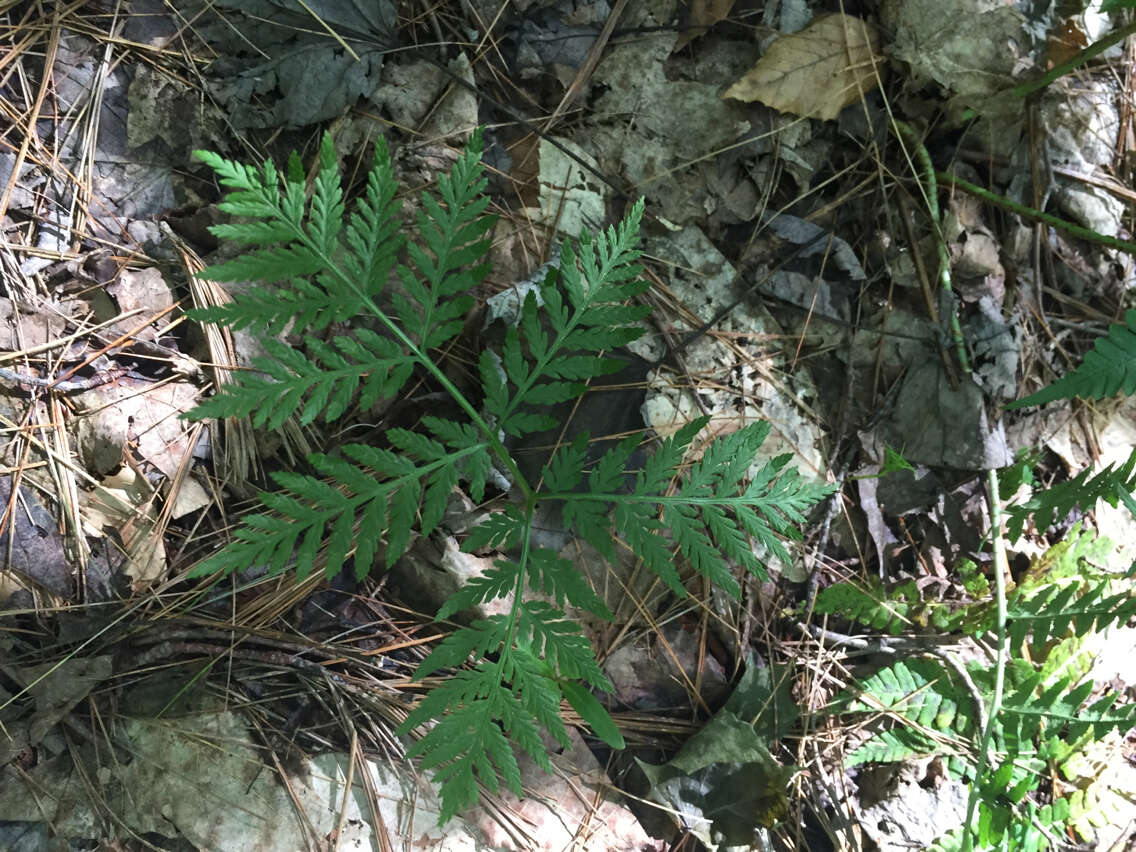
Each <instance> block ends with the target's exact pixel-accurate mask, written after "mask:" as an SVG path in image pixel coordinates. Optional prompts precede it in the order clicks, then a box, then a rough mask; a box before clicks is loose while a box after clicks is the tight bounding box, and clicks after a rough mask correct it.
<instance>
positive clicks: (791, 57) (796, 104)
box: [722, 14, 881, 120]
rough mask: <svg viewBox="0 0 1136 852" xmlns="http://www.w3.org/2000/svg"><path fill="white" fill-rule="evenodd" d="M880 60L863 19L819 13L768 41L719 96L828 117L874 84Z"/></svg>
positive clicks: (871, 31)
mask: <svg viewBox="0 0 1136 852" xmlns="http://www.w3.org/2000/svg"><path fill="white" fill-rule="evenodd" d="M880 61H881V56H880V53H879V36H878V35H877V33H876V31H875V29H873V28H872V27H871V26H870V25H869V24H867V23H865V22H864V21H861V20H860V19H859V18H853V17H851V16H850V15H840V14H836V15H824V16H823V17H820V18H817V19H816V20H814V21H813V22H812V23H811V24H809V25H808V26H807V27H805V29H803V30H801V31H800V32H799V33H794V34H793V35H787V36H782V37H781V38H779V39H777V41H775V42H773V44H772V45H770V47H769V49H768V50H767V51H766V52H765V55H764V56H762V57H761V59H759V60H758V61H757V64H756V65H754V66H753V68H751V69H750V70H749V71H748V72H747V73H746V75H745V76H744V77H742V78H741V79H740V80H738V81H737V82H736V83H734V85H732V86H730V88H729V89H727V90H726V93H725V94H724V95H722V97H723V98H734V99H735V100H739V101H746V102H749V101H761V103H763V104H765V105H766V106H769V107H772V108H773V109H776V110H780V111H781V112H788V113H793V114H794V115H800V116H805V117H807V118H819V119H822V120H829V119H834V118H836V116H837V115H838V114H839V113H840V111H841V110H842V109H844V107H846V106H848V105H849V104H853V103H855V102H856V101H858V100H859V99H860V98H861V97H862V96H863V94H864V93H865V92H869V91H871V90H872V89H874V88H875V87H876V85H877V84H878V83H879V78H878V76H877V74H876V65H877V63H879V62H880Z"/></svg>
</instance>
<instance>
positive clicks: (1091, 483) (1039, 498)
mask: <svg viewBox="0 0 1136 852" xmlns="http://www.w3.org/2000/svg"><path fill="white" fill-rule="evenodd" d="M1133 492H1136V449H1134V450H1133V451H1132V454H1131V455H1130V456H1128V460H1127V461H1125V462H1124V464H1122V465H1120V466H1119V467H1114V466H1113V465H1109V466H1108V467H1106V468H1105V469H1104V470H1102V471H1101V472H1100V473H1098V474H1096V475H1093V474H1092V471H1091V470H1089V469H1088V468H1086V469H1085V470H1083V471H1081V472H1080V473H1079V474H1077V475H1076V476H1075V477H1073V478H1072V479H1069V480H1066V481H1065V482H1059V483H1058V484H1057V485H1051V486H1050V487H1049V488H1046V489H1044V490H1042V491H1035V492H1034V493H1033V494H1032V495H1030V498H1029V499H1028V500H1026V501H1025V502H1024V503H1020V504H1017V505H1011V506H1008V507H1006V518H1007V519H1006V531H1007V532H1008V533H1009V534H1010V539H1011V540H1017V539H1018V538H1020V537H1021V535H1022V528H1023V527H1024V526H1025V522H1026V520H1027V519H1028V518H1029V517H1030V516H1033V518H1034V523H1035V524H1036V525H1037V527H1038V528H1040V529H1043V530H1044V529H1046V528H1047V527H1048V526H1049V525H1050V524H1052V523H1053V521H1054V519H1057V520H1060V519H1062V518H1064V517H1066V516H1067V515H1068V514H1069V512H1070V511H1071V510H1072V509H1073V507H1075V506H1080V507H1081V508H1082V509H1085V510H1089V509H1091V508H1093V506H1095V505H1096V502H1097V501H1098V500H1104V501H1105V502H1106V503H1108V504H1109V505H1110V506H1114V507H1115V506H1116V504H1117V503H1118V502H1120V503H1124V505H1125V506H1126V507H1127V508H1128V509H1129V511H1131V512H1132V513H1133V514H1134V515H1136V501H1134V500H1133V497H1132V494H1133Z"/></svg>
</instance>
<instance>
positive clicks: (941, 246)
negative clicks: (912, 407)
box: [892, 118, 971, 373]
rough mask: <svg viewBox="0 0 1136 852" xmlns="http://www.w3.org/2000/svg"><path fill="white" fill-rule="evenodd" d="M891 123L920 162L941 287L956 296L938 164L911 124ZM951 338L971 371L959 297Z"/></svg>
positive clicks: (961, 361)
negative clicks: (960, 315) (940, 203)
mask: <svg viewBox="0 0 1136 852" xmlns="http://www.w3.org/2000/svg"><path fill="white" fill-rule="evenodd" d="M892 122H893V123H894V124H895V129H896V130H897V131H898V132H899V136H900V137H901V138H902V139H906V140H907V141H908V143H909V144H911V145H912V146H913V147H914V149H915V158H916V159H917V160H918V161H919V168H920V169H922V170H923V182H922V183H921V184H920V189H922V190H923V199H924V201H926V203H927V212H928V213H929V214H930V216H931V236H932V237H933V238H934V240H935V252H936V254H937V255H938V258H939V287H940V289H942V291H943V292H944V293H948V294H951V295H952V296H953V294H954V288H953V287H952V286H951V253H950V252H949V251H948V250H947V242H946V240H945V239H944V238H943V228H942V218H943V217H942V212H941V211H940V209H939V182H938V175H939V173H938V172H936V171H935V165H934V163H932V162H931V155H930V154H929V153H928V152H927V147H926V146H925V145H924V144H923V142H922V140H921V139H920V138H919V135H918V134H917V133H916V132H915V130H914V129H912V127H911V125H909V124H907V123H905V122H902V121H900V120H899V119H898V118H893V119H892ZM904 153H906V151H905V152H904ZM916 250H917V248H916V247H915V246H912V251H916ZM951 338H952V339H953V340H954V344H955V354H956V355H957V356H958V362H959V366H960V367H961V368H962V371H963V372H964V373H969V372H970V371H971V370H970V359H969V358H968V357H967V355H966V342H965V341H964V340H963V336H962V328H961V327H960V326H959V318H958V301H957V300H955V303H954V307H953V308H952V310H951Z"/></svg>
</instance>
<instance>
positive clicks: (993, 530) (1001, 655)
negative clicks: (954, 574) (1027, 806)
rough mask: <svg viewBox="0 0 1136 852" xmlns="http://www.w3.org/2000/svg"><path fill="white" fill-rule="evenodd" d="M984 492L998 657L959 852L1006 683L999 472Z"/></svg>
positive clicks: (966, 842)
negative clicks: (990, 547) (992, 692)
mask: <svg viewBox="0 0 1136 852" xmlns="http://www.w3.org/2000/svg"><path fill="white" fill-rule="evenodd" d="M986 482H987V489H988V491H989V494H988V499H989V500H990V535H991V539H992V545H993V548H994V600H995V606H996V607H997V614H996V616H995V623H994V630H995V633H996V634H997V638H998V658H997V662H996V663H995V667H994V695H993V696H992V697H991V699H990V707H989V709H988V711H987V714H986V721H985V724H984V725H983V727H982V742H981V744H980V746H979V750H978V766H977V768H976V769H975V772H974V781H973V782H972V784H971V786H970V793H969V795H968V796H967V799H966V822H965V823H963V835H962V852H970V850H971V848H972V846H973V842H974V838H973V834H972V831H973V828H974V823H973V820H974V809H975V808H976V807H977V806H978V800H979V799H980V798H982V789H981V788H982V776H983V774H984V773H985V772H986V767H987V764H988V763H989V759H988V757H987V755H988V754H989V749H990V740H991V739H992V738H993V736H994V723H995V721H996V720H997V718H998V713H999V712H1001V709H1002V689H1003V686H1004V685H1005V681H1006V571H1007V569H1008V567H1009V566H1008V565H1007V564H1006V542H1005V540H1004V539H1003V538H1002V504H1001V498H1000V497H999V496H998V471H997V470H995V469H994V468H991V469H990V470H988V471H987V473H986Z"/></svg>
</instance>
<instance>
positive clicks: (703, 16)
mask: <svg viewBox="0 0 1136 852" xmlns="http://www.w3.org/2000/svg"><path fill="white" fill-rule="evenodd" d="M734 2H735V0H693V2H692V3H691V4H690V21H689V23H688V24H687V26H686V29H684V30H683V32H682V35H680V36H679V37H678V41H677V42H676V43H675V47H674V49H675V50H681V49H682V48H684V47H686V46H687V45H688V44H690V43H691V42H692V41H694V40H695V39H696V38H699V37H701V36H703V35H705V34H706V33H707V31H708V30H709V29H710V28H711V27H712V26H714V24H716V23H718V22H719V21H724V20H726V18H727V17H728V16H729V14H730V10H731V9H733V8H734Z"/></svg>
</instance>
